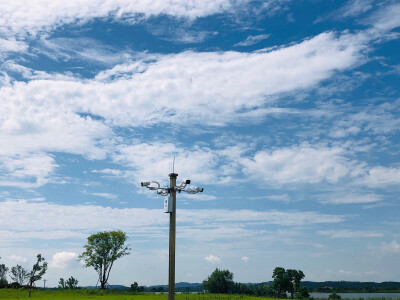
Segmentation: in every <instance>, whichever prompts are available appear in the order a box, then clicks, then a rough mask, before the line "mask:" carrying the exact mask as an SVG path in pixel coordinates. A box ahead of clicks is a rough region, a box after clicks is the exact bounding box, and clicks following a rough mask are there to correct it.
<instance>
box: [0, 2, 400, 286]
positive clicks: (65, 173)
mask: <svg viewBox="0 0 400 300" xmlns="http://www.w3.org/2000/svg"><path fill="white" fill-rule="evenodd" d="M399 15H400V4H399V3H398V1H390V0H389V1H386V0H383V1H374V0H349V1H328V0H327V1H319V0H302V1H291V0H265V1H250V0H243V1H238V0H237V1H233V0H212V1H211V0H192V1H184V0H163V1H145V0H135V1H128V0H113V1H111V0H106V1H104V0H102V1H100V0H91V1H81V0H70V1H58V0H57V1H55V0H36V1H23V0H14V1H6V0H1V1H0V60H1V65H0V102H1V105H0V144H1V147H0V171H1V172H0V256H1V262H2V263H5V264H6V265H7V266H9V267H11V266H13V265H16V264H17V263H18V264H22V265H24V266H25V267H29V266H30V265H32V264H33V262H34V258H35V256H36V254H37V253H41V254H42V255H43V256H44V257H45V258H46V259H47V261H49V270H48V273H47V275H46V279H47V280H48V282H47V285H48V286H56V285H57V283H58V279H59V278H60V277H64V278H67V277H69V276H74V277H76V278H77V279H78V280H79V282H80V284H81V285H94V284H95V283H96V280H97V277H96V273H95V272H94V270H91V269H85V268H83V267H82V266H81V265H80V263H79V262H77V255H79V254H80V253H82V251H83V250H82V249H83V248H82V247H83V245H84V243H85V240H86V238H87V237H88V236H89V235H90V234H92V233H95V232H98V231H103V230H115V229H121V230H123V231H125V232H126V233H127V234H128V236H129V244H130V245H131V247H132V254H131V255H130V256H128V257H125V258H123V259H121V260H120V261H118V262H117V263H116V264H115V266H114V268H113V271H112V273H111V276H110V280H109V283H110V284H125V285H129V284H131V283H133V282H134V281H137V282H138V283H139V284H140V285H150V284H166V283H167V272H168V271H167V268H168V221H169V217H168V215H167V214H164V213H163V198H162V197H160V196H157V195H155V194H154V193H152V192H149V191H147V190H144V189H143V188H141V187H140V181H150V180H157V181H160V182H162V184H163V185H166V184H167V183H168V174H169V173H170V172H171V171H172V161H173V157H174V155H175V156H176V164H175V171H176V172H177V173H178V174H179V176H178V182H179V181H180V180H184V179H191V180H192V182H193V184H194V185H199V186H202V187H204V188H205V192H204V193H203V194H197V195H187V194H179V195H178V199H177V207H178V212H177V261H176V272H177V273H176V281H177V282H179V281H189V282H201V281H202V280H203V279H205V278H206V277H207V276H208V275H209V274H210V273H211V272H212V271H213V270H214V269H215V268H216V267H218V268H223V269H226V268H227V269H229V270H230V271H232V272H233V273H234V279H235V280H236V281H241V282H261V281H268V280H271V275H272V270H273V268H275V267H277V266H282V267H285V268H296V269H301V270H303V271H304V273H305V274H306V280H313V281H323V280H360V281H387V280H398V278H399V276H400V271H399V270H400V230H399V229H400V222H399V217H398V216H399V212H400V208H399V204H400V203H399V186H400V185H399V184H400V159H399V157H400V156H399V146H398V145H399V136H400V135H399V129H400V118H399V114H400V93H399V88H398V86H399V77H400V55H399V53H400V51H399V49H400V47H399V46H400V44H399V37H400V36H399V33H400V32H399V28H400V18H399Z"/></svg>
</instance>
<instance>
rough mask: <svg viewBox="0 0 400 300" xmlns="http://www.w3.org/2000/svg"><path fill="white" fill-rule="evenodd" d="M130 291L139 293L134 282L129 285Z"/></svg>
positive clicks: (137, 286)
mask: <svg viewBox="0 0 400 300" xmlns="http://www.w3.org/2000/svg"><path fill="white" fill-rule="evenodd" d="M131 291H132V292H134V293H137V292H138V291H139V285H138V283H137V282H136V281H135V282H134V283H132V284H131Z"/></svg>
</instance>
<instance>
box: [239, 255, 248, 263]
mask: <svg viewBox="0 0 400 300" xmlns="http://www.w3.org/2000/svg"><path fill="white" fill-rule="evenodd" d="M240 260H241V261H243V262H245V263H247V262H249V260H250V258H248V257H247V256H242V258H241V259H240Z"/></svg>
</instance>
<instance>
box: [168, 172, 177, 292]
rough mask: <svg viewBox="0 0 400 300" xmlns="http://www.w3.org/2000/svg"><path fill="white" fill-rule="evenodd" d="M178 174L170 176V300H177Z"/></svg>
mask: <svg viewBox="0 0 400 300" xmlns="http://www.w3.org/2000/svg"><path fill="white" fill-rule="evenodd" d="M177 177H178V174H176V173H171V174H169V180H170V185H169V187H170V193H171V198H172V212H171V213H170V214H169V274H168V300H174V299H175V236H176V191H175V186H176V178H177Z"/></svg>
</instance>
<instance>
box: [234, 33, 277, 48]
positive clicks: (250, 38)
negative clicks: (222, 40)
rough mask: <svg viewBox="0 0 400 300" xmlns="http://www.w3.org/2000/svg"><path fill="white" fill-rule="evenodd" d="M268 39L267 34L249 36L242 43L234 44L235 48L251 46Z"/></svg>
mask: <svg viewBox="0 0 400 300" xmlns="http://www.w3.org/2000/svg"><path fill="white" fill-rule="evenodd" d="M267 38H269V34H259V35H250V36H248V37H247V38H246V39H245V40H244V41H242V42H239V43H237V44H235V46H251V45H254V44H257V43H258V42H260V41H262V40H265V39H267Z"/></svg>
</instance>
